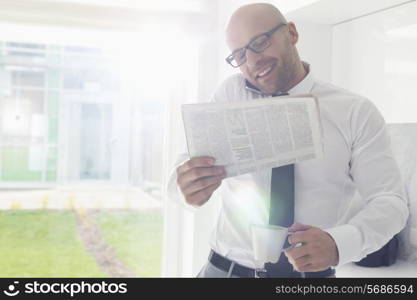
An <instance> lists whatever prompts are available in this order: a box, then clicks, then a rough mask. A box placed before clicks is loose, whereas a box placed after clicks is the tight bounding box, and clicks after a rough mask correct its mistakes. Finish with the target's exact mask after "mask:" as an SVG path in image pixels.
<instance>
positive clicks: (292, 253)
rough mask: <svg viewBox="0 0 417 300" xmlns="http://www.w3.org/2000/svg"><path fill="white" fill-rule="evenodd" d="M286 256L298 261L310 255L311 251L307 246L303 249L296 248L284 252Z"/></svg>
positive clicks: (302, 247)
mask: <svg viewBox="0 0 417 300" xmlns="http://www.w3.org/2000/svg"><path fill="white" fill-rule="evenodd" d="M284 253H285V255H286V256H287V257H288V258H291V259H292V260H294V261H295V260H297V259H299V258H301V257H303V256H305V255H308V254H309V249H308V247H307V246H306V245H304V246H301V247H296V248H291V249H289V250H287V251H285V252H284Z"/></svg>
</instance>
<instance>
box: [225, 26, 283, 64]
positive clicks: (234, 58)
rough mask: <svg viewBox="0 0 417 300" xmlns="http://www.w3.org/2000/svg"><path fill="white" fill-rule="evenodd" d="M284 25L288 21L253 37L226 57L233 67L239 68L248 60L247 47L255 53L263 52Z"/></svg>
mask: <svg viewBox="0 0 417 300" xmlns="http://www.w3.org/2000/svg"><path fill="white" fill-rule="evenodd" d="M284 25H287V23H279V24H278V25H277V26H275V27H274V28H272V29H271V30H270V31H267V32H264V33H261V34H259V35H257V36H255V37H253V38H252V39H251V40H250V42H249V43H248V44H247V45H246V46H244V47H242V48H239V49H236V50H235V51H233V53H232V54H230V55H229V56H228V57H226V61H227V63H228V64H230V65H231V66H232V67H233V68H237V67H239V66H241V65H243V64H244V63H245V62H246V49H249V50H252V51H253V52H255V53H261V52H262V51H264V50H265V49H266V48H268V47H269V46H271V36H272V35H273V34H274V32H275V31H277V30H278V29H280V28H281V27H282V26H284Z"/></svg>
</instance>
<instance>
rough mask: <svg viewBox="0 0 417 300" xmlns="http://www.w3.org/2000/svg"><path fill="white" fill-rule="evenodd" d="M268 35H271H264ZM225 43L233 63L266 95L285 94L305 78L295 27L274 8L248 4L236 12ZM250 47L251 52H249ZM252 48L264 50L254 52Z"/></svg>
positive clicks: (268, 5) (269, 5)
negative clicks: (297, 46)
mask: <svg viewBox="0 0 417 300" xmlns="http://www.w3.org/2000/svg"><path fill="white" fill-rule="evenodd" d="M282 24H284V25H282ZM279 25H282V26H279ZM267 32H271V33H270V34H268V35H264V34H265V33H267ZM266 36H267V38H265V37H266ZM226 40H227V44H228V46H229V48H230V50H231V52H232V56H229V57H228V59H232V60H230V62H233V63H234V65H238V66H239V69H240V71H241V72H242V74H243V76H244V77H245V78H246V80H248V81H249V82H250V83H251V84H252V85H254V86H255V87H257V88H258V89H260V90H262V91H263V92H265V93H268V94H275V93H277V92H286V91H288V90H289V89H290V88H291V87H293V86H294V85H295V84H297V83H298V82H300V80H301V79H302V78H303V77H304V76H305V74H306V71H305V68H304V66H303V64H302V62H301V61H300V58H299V56H298V52H297V49H296V47H295V45H296V43H297V41H298V32H297V29H296V27H295V24H294V23H292V22H289V23H288V22H287V21H286V20H285V18H284V16H283V15H282V14H281V12H280V11H279V10H278V9H277V8H276V7H275V6H273V5H271V4H266V3H256V4H249V5H245V6H242V7H240V8H239V9H238V10H236V11H235V12H234V13H233V15H232V16H231V17H230V21H229V23H228V25H227V29H226ZM249 43H251V47H252V48H250V47H249V48H248V44H249ZM257 43H258V44H257ZM253 45H255V47H260V48H261V47H264V48H262V49H261V50H254V49H253ZM265 45H266V46H265ZM239 49H240V50H239ZM235 55H236V56H235ZM239 60H240V62H239ZM228 61H229V60H228ZM242 61H243V62H242ZM233 63H232V65H233Z"/></svg>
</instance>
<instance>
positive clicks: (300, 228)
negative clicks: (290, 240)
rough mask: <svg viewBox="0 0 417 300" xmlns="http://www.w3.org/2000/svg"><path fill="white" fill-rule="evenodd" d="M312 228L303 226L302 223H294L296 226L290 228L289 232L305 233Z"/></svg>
mask: <svg viewBox="0 0 417 300" xmlns="http://www.w3.org/2000/svg"><path fill="white" fill-rule="evenodd" d="M311 227H313V226H310V225H304V224H301V223H294V224H292V225H291V227H290V228H288V231H289V232H296V231H304V230H307V229H310V228H311Z"/></svg>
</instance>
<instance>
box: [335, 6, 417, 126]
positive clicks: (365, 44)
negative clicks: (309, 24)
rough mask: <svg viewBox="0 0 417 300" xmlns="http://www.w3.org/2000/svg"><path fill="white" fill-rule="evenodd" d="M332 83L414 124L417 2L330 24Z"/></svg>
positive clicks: (388, 114)
mask: <svg viewBox="0 0 417 300" xmlns="http://www.w3.org/2000/svg"><path fill="white" fill-rule="evenodd" d="M332 70H333V82H334V83H335V84H337V85H339V86H342V87H344V88H347V89H349V90H351V91H354V92H356V93H359V94H362V95H364V96H366V97H368V98H369V99H370V100H371V101H373V102H374V103H375V104H376V105H377V107H378V108H379V109H380V110H381V112H382V114H383V116H384V117H385V119H386V121H387V122H400V123H404V122H416V121H417V115H416V113H415V110H416V109H417V87H416V82H417V3H416V2H412V3H408V4H405V5H401V6H398V7H395V8H391V9H388V10H385V11H382V12H377V13H374V14H372V15H369V16H366V17H361V18H358V19H356V20H353V21H350V22H346V23H342V24H340V25H336V26H334V30H333V65H332Z"/></svg>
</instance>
